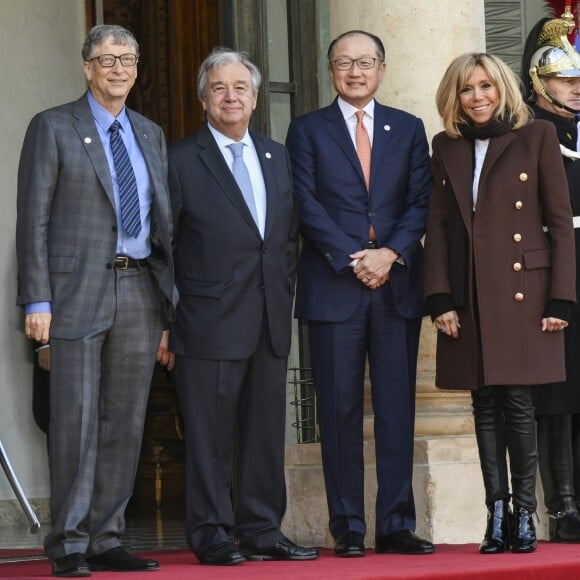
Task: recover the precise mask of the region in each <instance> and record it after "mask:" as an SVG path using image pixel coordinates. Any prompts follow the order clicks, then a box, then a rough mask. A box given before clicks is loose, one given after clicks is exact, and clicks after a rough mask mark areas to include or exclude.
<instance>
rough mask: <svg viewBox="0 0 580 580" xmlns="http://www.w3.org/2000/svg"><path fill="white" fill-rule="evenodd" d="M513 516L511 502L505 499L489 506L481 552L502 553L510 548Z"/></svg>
mask: <svg viewBox="0 0 580 580" xmlns="http://www.w3.org/2000/svg"><path fill="white" fill-rule="evenodd" d="M511 517H512V513H511V510H510V508H509V504H508V502H507V501H505V500H503V499H498V500H496V501H494V502H493V503H492V504H490V505H488V506H487V527H486V529H485V536H483V541H482V542H481V544H480V545H479V553H480V554H501V553H502V552H505V551H506V550H508V549H509V547H510V531H509V526H510V519H511Z"/></svg>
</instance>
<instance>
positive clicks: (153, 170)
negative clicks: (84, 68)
mask: <svg viewBox="0 0 580 580" xmlns="http://www.w3.org/2000/svg"><path fill="white" fill-rule="evenodd" d="M127 114H128V116H129V119H130V120H131V125H132V127H133V131H134V133H135V137H136V139H137V142H138V143H139V146H140V148H141V151H142V152H143V157H144V158H145V162H146V163H147V167H148V169H149V175H150V178H151V184H152V188H153V205H152V210H151V214H152V215H151V219H152V224H151V238H152V253H151V257H150V259H149V261H150V265H151V270H152V272H153V274H154V276H155V277H156V279H157V282H158V285H159V289H160V290H161V293H162V294H163V296H164V297H165V300H164V301H163V302H164V306H165V314H166V316H167V317H169V316H170V304H171V299H172V293H173V267H172V256H171V237H170V236H171V228H172V226H171V212H170V204H169V196H168V192H167V184H166V175H167V157H166V148H165V138H164V136H163V131H162V130H161V127H159V126H158V125H156V124H155V123H153V122H152V121H150V120H149V119H146V118H145V117H143V116H142V115H139V114H138V113H135V112H134V111H131V110H129V109H127ZM18 192H19V193H18V221H17V228H16V250H17V254H18V299H17V303H18V304H19V305H24V304H28V303H31V302H42V301H49V302H52V315H53V316H52V322H51V327H50V333H51V336H54V337H56V338H63V339H76V338H80V337H81V336H84V335H86V334H87V332H89V330H90V328H91V326H92V325H93V323H94V317H95V313H96V312H98V311H99V305H100V304H101V302H102V301H103V300H106V297H107V296H109V295H110V293H111V292H113V291H114V284H115V276H114V271H113V270H112V269H110V267H107V265H108V264H110V263H111V262H112V260H113V259H114V257H115V252H116V245H117V222H116V218H115V201H114V194H113V182H112V179H111V172H110V170H109V165H108V163H107V158H106V155H105V151H104V149H103V146H102V143H101V140H100V138H99V134H98V132H97V128H96V127H95V122H94V119H93V115H92V112H91V109H90V106H89V103H88V100H87V96H86V95H83V96H82V97H81V98H80V99H79V100H78V101H75V102H72V103H68V104H66V105H61V106H59V107H55V108H53V109H49V110H47V111H43V112H41V113H38V114H37V115H36V116H35V117H34V118H33V119H32V121H31V122H30V125H29V127H28V130H27V132H26V136H25V138H24V144H23V147H22V154H21V157H20V166H19V170H18Z"/></svg>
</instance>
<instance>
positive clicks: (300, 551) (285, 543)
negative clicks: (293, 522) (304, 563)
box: [246, 538, 318, 560]
mask: <svg viewBox="0 0 580 580" xmlns="http://www.w3.org/2000/svg"><path fill="white" fill-rule="evenodd" d="M246 558H247V559H248V560H315V559H316V558H318V550H317V549H316V548H304V547H302V546H297V545H296V544H295V543H294V542H291V541H290V540H289V539H288V538H282V539H281V540H280V541H279V542H278V543H277V544H275V545H273V546H272V547H271V548H268V549H267V550H263V551H261V552H249V553H247V554H246Z"/></svg>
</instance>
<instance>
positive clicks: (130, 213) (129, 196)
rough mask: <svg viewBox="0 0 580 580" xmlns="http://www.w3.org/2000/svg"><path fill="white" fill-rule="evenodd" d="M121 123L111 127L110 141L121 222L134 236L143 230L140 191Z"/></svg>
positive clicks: (117, 122) (114, 122)
mask: <svg viewBox="0 0 580 580" xmlns="http://www.w3.org/2000/svg"><path fill="white" fill-rule="evenodd" d="M120 128H121V123H119V121H117V120H115V121H113V123H112V125H111V126H110V127H109V131H110V132H111V137H110V142H111V151H112V152H113V163H114V164H115V171H116V172H117V183H118V184H119V203H120V205H121V223H122V224H123V229H124V230H125V231H126V232H127V233H128V234H129V235H130V236H131V237H133V238H136V237H137V236H138V235H139V232H140V231H141V213H140V209H139V193H138V192H137V180H136V179H135V172H134V171H133V166H132V165H131V160H130V159H129V154H128V153H127V149H126V147H125V144H124V143H123V139H122V138H121V135H120V134H119V129H120Z"/></svg>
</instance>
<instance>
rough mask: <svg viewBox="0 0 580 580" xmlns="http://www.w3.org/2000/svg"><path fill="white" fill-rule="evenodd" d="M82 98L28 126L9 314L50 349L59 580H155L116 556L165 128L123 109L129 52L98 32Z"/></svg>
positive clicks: (156, 249) (130, 72) (169, 278)
mask: <svg viewBox="0 0 580 580" xmlns="http://www.w3.org/2000/svg"><path fill="white" fill-rule="evenodd" d="M82 56H83V60H84V72H85V76H86V78H87V80H88V85H89V90H88V92H87V93H86V94H85V95H83V96H82V97H81V98H80V99H79V100H78V101H76V102H73V103H68V104H66V105H62V106H59V107H55V108H53V109H49V110H47V111H44V112H42V113H39V114H38V115H36V116H35V117H34V118H33V119H32V121H31V122H30V125H29V127H28V131H27V133H26V137H25V139H24V145H23V147H22V154H21V158H20V167H19V172H18V220H17V232H16V246H17V254H18V283H19V290H18V304H20V305H21V306H23V307H24V308H25V332H26V336H27V337H28V338H30V339H32V340H36V341H38V342H41V343H43V344H48V341H49V339H50V358H51V363H50V367H51V370H50V427H49V436H50V450H49V467H50V483H51V526H52V527H51V531H50V533H49V534H48V535H47V537H46V539H45V543H44V546H45V551H46V554H47V555H48V556H49V557H50V558H51V560H52V570H53V574H54V575H55V576H66V577H76V576H89V575H90V574H91V570H115V571H131V570H154V569H157V568H158V567H159V565H158V563H157V562H156V561H154V560H146V559H142V558H137V557H135V556H132V555H130V554H129V553H128V552H126V551H125V550H124V549H123V548H121V545H120V537H121V535H122V534H123V531H124V527H125V521H124V511H125V506H126V504H127V502H128V500H129V498H130V497H131V494H132V491H133V483H134V479H135V473H136V470H137V464H138V460H139V453H140V449H141V440H142V433H143V423H144V418H145V411H146V405H147V398H148V393H149V385H150V381H151V375H152V372H153V366H154V364H155V359H156V356H157V358H158V360H160V361H161V362H163V363H165V364H167V363H169V365H170V366H171V364H172V355H171V354H170V353H169V351H168V350H167V342H168V337H167V333H163V319H164V318H166V319H167V318H168V317H169V316H170V314H171V299H172V293H173V266H172V256H171V230H172V226H171V211H170V203H169V196H168V192H167V182H166V177H167V157H166V149H165V139H164V136H163V132H162V130H161V128H160V127H159V126H157V125H155V124H154V123H152V122H151V121H149V120H148V119H146V118H145V117H142V116H141V115H139V114H137V113H135V112H134V111H131V110H129V109H127V108H126V107H125V100H126V98H127V95H128V94H129V91H130V90H131V88H132V86H133V84H134V82H135V79H136V77H137V61H138V57H139V47H138V45H137V42H136V40H135V38H134V37H133V35H132V34H131V33H130V32H128V31H127V30H125V29H124V28H122V27H120V26H108V25H102V26H96V27H94V28H93V29H92V30H91V31H90V32H89V35H88V37H87V39H86V41H85V43H84V46H83V51H82Z"/></svg>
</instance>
